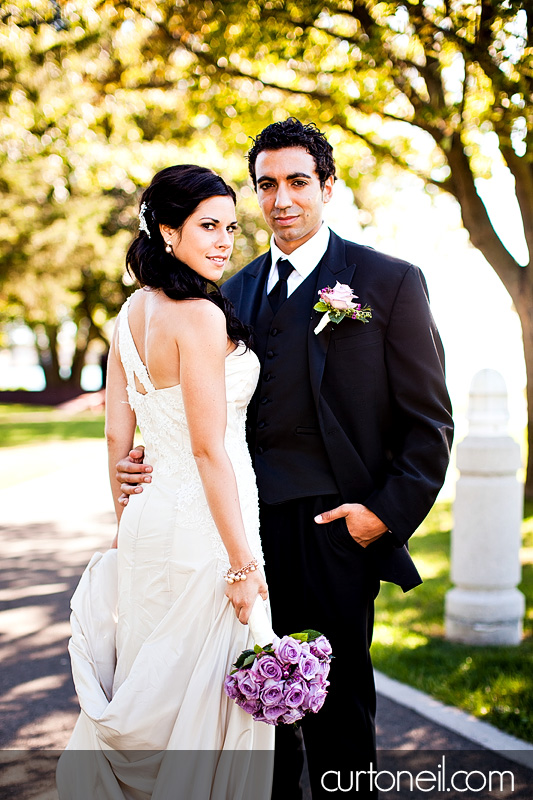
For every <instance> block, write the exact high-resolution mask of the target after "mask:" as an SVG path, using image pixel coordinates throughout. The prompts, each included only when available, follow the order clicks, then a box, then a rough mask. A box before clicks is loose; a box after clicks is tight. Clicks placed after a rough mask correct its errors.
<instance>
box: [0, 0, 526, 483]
mask: <svg viewBox="0 0 533 800" xmlns="http://www.w3.org/2000/svg"><path fill="white" fill-rule="evenodd" d="M0 20H1V28H2V30H1V31H0V54H1V59H2V61H1V64H0V110H1V112H2V119H1V121H0V226H2V227H3V232H4V233H5V234H6V235H5V236H4V237H3V238H4V239H5V241H6V244H4V245H3V246H2V249H0V275H1V276H3V277H2V279H3V281H4V287H5V284H6V282H7V283H9V281H10V280H11V279H10V276H13V273H14V271H16V272H17V274H19V273H20V272H21V271H22V272H23V271H24V270H27V273H28V275H31V274H33V273H34V271H35V269H34V268H38V266H39V263H40V264H41V265H42V263H43V258H45V257H46V256H45V254H46V252H48V254H49V256H52V257H53V252H55V251H57V250H58V248H56V247H54V246H52V244H51V242H52V239H53V236H54V235H58V236H59V235H60V233H59V232H60V229H61V224H60V223H61V220H63V224H64V225H65V231H64V233H66V230H67V229H68V230H71V231H72V230H74V229H76V226H78V229H79V226H80V224H81V222H80V221H81V219H82V216H83V215H82V214H81V212H80V208H81V207H82V206H83V208H84V212H83V213H86V214H89V216H90V217H91V220H92V221H91V222H90V223H88V224H87V225H82V228H83V231H85V232H86V236H85V239H87V243H86V245H87V246H89V249H90V248H91V247H93V248H95V251H94V254H93V255H91V256H87V254H86V251H85V250H84V247H85V246H86V245H81V246H80V253H79V256H80V258H79V260H78V265H80V264H81V262H82V261H83V262H84V265H85V269H89V270H92V269H93V266H94V265H98V266H97V267H95V269H96V272H97V273H98V270H100V272H99V273H98V274H102V273H105V274H106V275H108V276H110V275H111V276H112V274H113V270H115V277H114V278H113V277H112V279H111V280H112V282H113V281H114V285H115V286H119V287H120V286H122V289H121V291H122V292H124V291H126V290H125V289H124V287H123V284H121V282H120V280H118V283H117V279H118V276H120V275H121V270H122V267H121V264H120V260H119V258H118V254H119V252H120V250H121V248H122V247H123V242H124V237H125V231H130V230H132V229H133V228H134V227H135V198H136V192H137V190H138V187H139V186H142V185H145V184H146V182H147V181H148V180H149V178H150V177H151V175H152V174H153V172H154V171H155V170H156V169H157V168H159V167H161V166H164V165H167V164H168V163H171V162H174V161H178V160H181V161H198V162H200V163H203V164H206V165H209V166H212V167H213V168H215V169H217V170H219V171H221V172H223V173H224V175H225V177H227V178H228V179H229V180H230V181H233V182H234V183H235V184H236V185H237V188H238V189H239V190H240V201H241V202H240V212H241V218H242V221H243V234H242V236H241V237H240V239H239V242H238V245H239V247H238V249H237V253H236V258H235V265H236V266H240V265H241V264H242V263H244V262H245V261H246V260H249V258H250V257H252V256H253V255H254V254H255V252H256V251H257V249H258V248H260V247H261V246H263V245H264V244H265V243H266V240H267V234H266V231H265V230H264V227H263V226H262V225H261V223H260V222H259V219H258V217H257V210H256V207H255V205H254V202H253V198H252V196H251V190H250V187H249V185H248V184H247V176H246V162H245V158H244V156H245V153H246V150H247V149H248V146H249V142H250V139H249V137H250V136H254V135H255V134H256V133H257V132H258V131H259V130H260V129H261V128H262V127H264V126H265V125H267V124H268V123H270V122H272V121H275V120H279V119H284V118H286V117H287V116H288V115H290V114H293V115H295V116H297V117H299V118H301V119H304V120H306V121H315V122H316V123H317V124H318V125H319V127H321V128H322V129H323V130H325V132H326V134H327V136H328V138H329V141H330V142H331V143H332V144H333V145H334V147H335V155H336V161H337V165H338V171H339V175H340V176H341V177H342V178H343V179H344V180H345V181H346V183H347V184H348V185H349V186H350V187H351V188H352V189H353V190H354V193H355V196H356V199H357V200H358V202H363V201H364V198H365V195H364V191H363V190H364V186H365V181H367V182H368V181H370V180H371V179H372V177H373V176H374V175H375V173H376V171H378V170H383V169H389V170H392V171H393V170H397V169H401V170H409V171H410V172H411V173H413V174H415V175H417V176H419V178H420V179H421V180H422V181H423V183H424V185H425V186H426V188H427V191H428V192H438V191H444V192H447V193H449V194H451V195H452V196H453V197H454V198H455V199H456V200H457V202H458V203H459V205H460V208H461V213H462V219H463V224H464V226H465V228H466V229H467V231H468V233H469V235H470V240H471V242H472V244H473V246H474V247H476V248H478V249H479V250H480V251H481V252H482V253H483V255H484V256H485V258H486V259H487V261H488V262H489V264H490V265H491V266H492V267H493V269H494V270H495V271H496V273H497V274H498V276H499V277H500V279H501V280H502V282H503V283H504V285H505V287H506V288H507V290H508V291H509V293H510V295H511V297H512V298H513V301H514V303H515V306H516V309H517V311H518V313H519V315H520V319H521V323H522V328H523V334H524V349H525V356H526V369H527V373H528V404H529V408H530V409H533V315H532V314H531V308H533V268H532V267H531V264H530V263H527V264H520V263H518V262H517V260H516V258H515V257H514V256H513V254H511V253H510V252H509V251H508V249H507V248H506V247H505V245H504V243H503V242H502V241H501V239H500V237H499V236H498V234H497V232H496V230H495V228H494V225H493V223H492V221H491V219H490V217H489V214H488V213H487V210H486V208H485V206H484V204H483V202H482V199H481V197H480V195H479V193H478V189H477V186H476V181H478V179H480V178H483V177H489V176H490V175H491V174H492V172H493V170H494V168H495V167H496V166H498V167H500V168H501V166H502V165H505V166H506V167H507V168H508V169H509V170H510V172H511V173H512V175H513V177H514V179H515V192H516V199H517V202H518V206H519V209H520V214H521V221H522V225H523V229H524V235H525V239H526V242H527V246H528V250H529V254H531V252H532V251H533V167H532V152H533V150H532V136H533V9H531V4H530V3H528V2H527V1H526V0H516V1H515V0H403V2H402V1H398V0H391V1H390V2H375V0H321V1H320V2H314V1H313V0H310V2H306V3H301V2H297V1H296V0H224V2H221V1H220V0H201V1H200V0H191V1H189V0H124V2H120V1H115V0H113V1H112V0H87V1H86V2H81V0H69V1H68V2H61V0H57V1H56V0H54V2H50V1H47V0H26V1H25V0H21V1H20V2H11V3H6V4H4V5H3V6H2V8H1V9H0ZM95 198H97V200H98V202H96V203H94V200H95ZM78 200H79V203H78ZM85 200H87V201H88V202H87V203H86V204H85V202H84V201H85ZM100 200H101V202H100ZM91 203H92V205H91ZM80 204H81V205H80ZM76 209H78V210H76ZM91 209H92V211H91ZM71 214H72V218H73V224H72V225H71V224H70V218H71ZM76 220H78V222H76ZM54 225H55V228H54ZM54 231H55V233H54ZM61 236H63V234H61ZM67 238H68V237H67ZM56 241H59V240H58V239H56ZM82 241H84V234H83V233H82ZM100 241H102V242H103V243H104V244H105V246H106V248H107V251H106V249H105V248H104V249H101V248H100V244H97V242H100ZM46 242H48V244H46ZM47 247H48V250H47ZM64 252H65V253H66V252H68V247H67V249H66V250H65V251H64ZM105 252H107V255H105V256H102V254H104V253H105ZM70 253H71V256H69V257H68V258H63V256H61V255H60V254H59V253H58V257H57V259H56V263H55V265H54V266H53V267H50V269H51V271H53V270H57V271H59V272H61V274H62V275H64V274H65V271H66V272H68V271H69V270H70V271H71V273H72V272H76V271H77V272H78V279H79V270H72V267H73V265H74V262H75V260H76V258H77V255H76V253H77V250H76V249H75V248H72V249H71V250H70ZM102 258H103V260H104V261H105V267H102V264H103V261H102ZM87 260H89V261H90V262H91V264H87ZM527 260H528V262H530V260H531V259H530V258H528V259H527ZM62 264H63V266H61V265H62ZM41 271H42V266H41ZM41 274H42V272H41ZM91 280H92V278H91ZM18 283H19V280H18V278H17V280H16V281H15V282H14V283H13V282H12V283H11V284H10V285H11V286H12V287H15V288H16V285H17V284H18ZM44 285H45V282H44V281H43V284H42V288H43V291H44ZM65 285H68V293H69V296H70V297H71V302H70V306H68V307H69V308H70V311H69V312H68V313H69V314H71V315H72V309H73V307H74V305H75V304H74V303H73V298H74V299H75V298H76V297H80V296H81V295H79V292H80V289H79V280H78V285H77V286H74V285H71V284H69V283H68V281H66V282H63V284H62V286H63V287H64V286H65ZM17 291H18V290H17ZM77 293H78V294H77ZM16 294H17V292H16V291H15V289H13V292H12V294H11V295H10V296H11V297H12V298H14V297H15V296H16ZM103 294H105V293H103ZM113 297H114V299H113V302H110V303H109V305H108V306H107V305H105V303H104V304H101V307H104V308H105V315H106V317H109V316H111V315H112V314H113V313H114V312H115V310H116V306H115V305H114V303H115V302H116V301H117V300H118V297H117V296H116V295H113ZM21 299H22V298H19V300H21ZM24 302H25V303H26V302H27V299H25V300H24ZM51 304H52V305H53V307H54V308H56V309H57V308H58V304H57V303H56V302H55V301H51ZM41 305H42V303H41ZM67 305H68V304H67ZM43 319H44V316H43ZM85 327H87V325H86V326H85ZM89 327H90V325H89ZM100 330H102V329H101V328H100ZM530 413H531V412H530ZM529 429H530V432H531V435H532V436H533V425H530V426H529ZM529 452H530V467H531V468H530V470H529V474H530V475H531V476H533V461H531V459H533V446H531V447H530V449H529Z"/></svg>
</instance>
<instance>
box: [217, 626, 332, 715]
mask: <svg viewBox="0 0 533 800" xmlns="http://www.w3.org/2000/svg"><path fill="white" fill-rule="evenodd" d="M331 658H332V655H331V645H330V643H329V642H328V640H327V639H326V637H325V636H323V635H322V634H321V633H319V632H318V631H313V630H305V631H302V632H301V633H292V634H290V636H284V637H283V638H282V639H279V638H278V637H277V636H274V637H273V641H272V643H271V644H267V645H264V646H261V645H258V644H257V645H256V646H255V647H254V649H253V650H244V651H243V652H242V653H241V655H240V656H239V658H238V659H237V661H236V662H235V664H234V669H233V670H232V671H231V672H230V674H229V675H228V676H227V677H226V680H225V681H224V690H225V692H226V694H227V695H228V697H230V698H231V699H232V700H235V702H236V703H237V705H238V706H240V707H241V708H242V709H244V711H246V712H247V713H248V714H251V715H252V717H253V718H254V719H255V720H257V721H258V722H266V723H268V724H269V725H279V723H291V722H297V721H298V720H299V719H301V718H302V717H303V715H304V714H306V713H308V712H312V713H313V714H316V712H317V711H319V710H320V709H321V708H322V705H323V704H324V700H325V699H326V695H327V691H328V686H329V681H328V680H327V677H328V674H329V666H330V665H329V662H330V660H331Z"/></svg>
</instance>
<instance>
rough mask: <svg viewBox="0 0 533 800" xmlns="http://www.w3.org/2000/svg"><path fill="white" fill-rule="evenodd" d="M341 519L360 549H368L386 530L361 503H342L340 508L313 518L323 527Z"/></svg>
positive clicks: (378, 519) (377, 518)
mask: <svg viewBox="0 0 533 800" xmlns="http://www.w3.org/2000/svg"><path fill="white" fill-rule="evenodd" d="M342 517H344V519H345V521H346V526H347V528H348V533H349V534H350V536H351V537H352V539H354V541H356V542H357V543H358V544H360V545H361V547H368V545H369V544H371V543H372V542H374V541H375V540H376V539H379V537H380V536H383V534H384V533H385V531H386V530H387V526H386V525H385V524H384V523H383V522H382V521H381V520H380V518H379V517H376V515H375V514H374V513H373V512H372V511H370V509H368V508H367V507H366V506H363V505H362V504H361V503H343V504H342V506H338V507H337V508H332V509H330V510H329V511H323V512H322V514H319V515H318V516H316V517H315V522H316V523H317V524H318V525H325V524H327V523H328V522H333V520H335V519H341V518H342Z"/></svg>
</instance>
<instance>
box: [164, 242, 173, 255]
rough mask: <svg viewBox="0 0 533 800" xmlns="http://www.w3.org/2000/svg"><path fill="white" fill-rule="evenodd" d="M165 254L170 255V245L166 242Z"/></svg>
mask: <svg viewBox="0 0 533 800" xmlns="http://www.w3.org/2000/svg"><path fill="white" fill-rule="evenodd" d="M165 252H166V253H172V245H171V244H170V242H167V243H166V245H165Z"/></svg>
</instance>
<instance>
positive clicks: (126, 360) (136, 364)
mask: <svg viewBox="0 0 533 800" xmlns="http://www.w3.org/2000/svg"><path fill="white" fill-rule="evenodd" d="M130 300H131V297H128V299H127V300H126V302H125V303H124V305H123V306H122V308H121V309H120V313H119V329H118V349H119V351H120V359H121V361H122V366H123V367H124V370H125V372H126V377H127V379H128V386H130V387H131V388H132V389H135V378H137V380H138V381H139V383H140V384H141V386H142V387H143V389H144V390H145V392H155V386H154V385H153V383H152V381H151V380H150V376H149V375H148V370H147V369H146V366H145V364H144V363H143V361H142V359H141V357H140V355H139V351H138V350H137V345H136V344H135V341H134V339H133V336H132V334H131V328H130V324H129V321H128V309H129V305H130Z"/></svg>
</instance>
